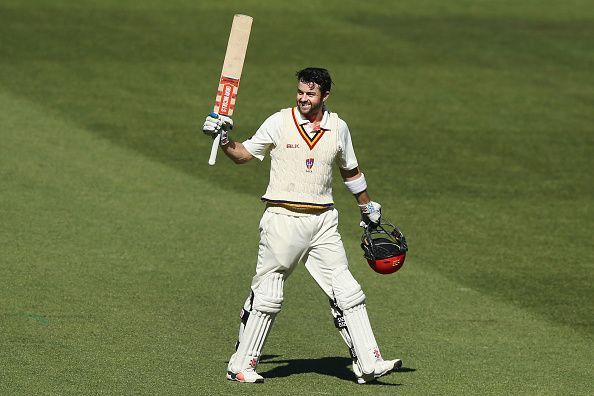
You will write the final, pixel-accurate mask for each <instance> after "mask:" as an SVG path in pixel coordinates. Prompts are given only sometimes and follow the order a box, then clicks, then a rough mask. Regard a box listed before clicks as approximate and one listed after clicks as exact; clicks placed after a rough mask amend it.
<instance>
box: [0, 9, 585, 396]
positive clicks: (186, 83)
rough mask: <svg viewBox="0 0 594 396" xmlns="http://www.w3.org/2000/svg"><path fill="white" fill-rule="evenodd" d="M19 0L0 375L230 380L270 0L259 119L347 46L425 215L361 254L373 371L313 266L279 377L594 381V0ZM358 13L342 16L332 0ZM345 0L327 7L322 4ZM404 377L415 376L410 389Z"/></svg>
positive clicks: (104, 388)
mask: <svg viewBox="0 0 594 396" xmlns="http://www.w3.org/2000/svg"><path fill="white" fill-rule="evenodd" d="M320 7H321V6H320V5H319V4H314V3H312V4H300V5H298V6H297V5H294V4H288V3H286V4H285V3H280V2H273V1H265V2H255V1H247V2H237V1H235V2H234V1H231V2H225V3H221V2H200V3H191V2H186V1H183V0H177V1H172V2H166V3H165V2H161V1H157V0H153V1H148V2H144V3H142V4H137V3H133V2H125V1H124V2H122V1H119V2H115V1H84V2H72V1H67V0H62V1H54V2H45V1H33V0H31V1H25V2H16V1H6V2H3V3H2V5H0V37H2V40H1V41H0V94H1V95H0V105H1V106H0V114H1V115H2V128H1V130H0V134H1V135H2V139H1V143H0V180H1V185H2V191H1V194H0V217H1V222H2V227H1V229H0V249H1V251H2V256H1V257H2V258H1V259H0V276H1V278H0V279H1V280H0V286H1V287H0V301H1V315H2V319H1V324H0V326H1V334H2V336H1V338H0V343H1V344H2V348H0V349H1V352H0V357H1V358H2V362H3V363H1V366H2V371H1V374H0V375H1V377H0V389H2V390H3V391H4V393H6V394H30V393H38V394H81V393H82V394H94V393H114V394H117V393H144V394H163V393H176V394H185V393H192V394H196V393H198V394H226V393H235V392H240V391H241V392H246V390H245V389H246V388H241V389H239V387H236V386H234V385H237V384H228V383H226V382H225V381H224V380H223V379H222V378H223V377H222V375H223V374H224V370H225V366H226V363H225V362H226V359H227V358H228V356H229V355H230V352H231V350H230V349H232V345H233V342H234V338H235V336H236V325H237V323H236V313H235V312H236V311H237V310H238V307H239V306H240V304H241V302H242V300H243V298H244V296H245V294H246V293H247V285H248V283H249V279H250V277H251V272H252V271H253V265H254V262H255V253H256V246H257V222H258V219H259V216H260V213H261V210H262V207H261V204H260V203H259V196H260V194H261V193H262V192H263V191H264V189H265V187H266V183H267V169H268V163H267V162H266V161H265V162H264V163H262V164H259V163H250V164H248V165H245V166H242V167H241V168H240V167H237V166H235V165H232V164H231V163H229V161H225V159H224V158H221V159H220V160H219V163H218V164H217V166H216V167H213V168H211V167H208V166H207V165H206V156H207V153H208V150H209V147H210V141H208V140H207V139H205V138H204V137H203V136H201V132H200V130H199V129H200V125H201V123H202V119H203V117H204V114H206V112H208V111H209V109H210V107H211V106H212V100H213V98H212V97H213V95H214V90H215V89H216V79H217V78H218V74H219V72H220V65H221V63H222V58H223V50H224V47H225V44H226V41H227V35H228V29H229V24H230V21H231V18H232V15H233V14H234V13H238V12H241V13H246V14H249V15H252V16H253V17H254V18H255V20H254V27H253V32H252V37H251V41H250V47H249V51H248V56H247V60H246V65H245V68H244V75H243V79H242V90H241V93H240V95H239V99H238V112H237V114H236V116H235V117H234V119H235V123H236V126H237V128H236V129H235V132H234V133H235V136H236V137H237V138H238V139H245V138H248V137H249V136H250V135H251V133H253V132H254V131H255V130H256V129H257V127H258V126H259V125H260V123H261V122H262V121H263V120H264V119H265V117H267V116H268V115H269V114H271V113H272V112H274V111H276V110H278V109H279V108H281V107H287V106H290V105H291V104H292V103H293V91H294V81H293V77H292V76H293V73H294V72H295V70H297V69H299V68H301V67H304V66H308V65H312V64H315V65H321V66H325V67H327V68H329V69H330V70H331V71H332V73H333V77H334V79H335V86H334V88H333V94H332V97H331V99H330V102H329V103H330V107H331V109H333V110H335V111H337V112H338V113H339V114H340V115H341V116H342V117H343V118H345V119H346V120H347V122H348V123H349V126H350V128H351V132H352V135H353V140H354V142H355V148H356V150H357V155H358V158H359V162H360V165H361V167H362V169H363V170H364V171H365V173H366V175H367V179H368V181H369V182H370V193H371V194H372V196H373V198H374V199H375V200H377V201H378V202H380V203H382V205H383V206H384V209H385V211H384V213H385V215H386V216H387V217H389V218H390V219H392V220H394V221H395V222H396V223H398V224H399V225H400V226H401V227H402V228H403V230H404V231H405V233H406V234H407V236H408V239H409V242H410V247H411V252H410V255H409V257H408V258H407V266H406V268H405V270H403V271H402V272H401V273H399V274H397V275H395V276H393V277H380V276H376V275H375V274H373V273H372V272H371V271H369V270H368V269H367V268H366V265H365V264H364V261H363V260H362V258H361V257H360V255H361V253H360V251H359V248H358V246H357V245H358V238H359V230H358V228H357V227H356V224H357V216H358V215H357V209H356V207H354V205H353V202H352V197H350V196H349V195H348V193H347V192H346V190H345V189H344V187H342V186H341V185H340V184H341V183H340V182H339V181H338V180H337V181H336V183H335V184H336V185H335V195H336V203H337V206H338V208H339V210H340V212H341V217H342V224H341V230H342V234H343V239H344V241H345V245H346V247H347V251H348V253H349V255H350V257H351V262H352V264H351V266H352V267H353V272H354V273H355V276H356V277H357V279H359V280H360V282H361V283H362V285H363V287H364V289H365V291H366V294H367V296H368V301H369V310H370V315H371V319H372V323H373V324H374V328H375V330H376V333H377V334H376V335H377V337H378V339H379V341H380V344H381V345H382V346H383V352H384V355H386V356H396V355H397V356H401V357H403V359H404V362H405V366H406V370H404V371H403V372H402V373H400V374H396V375H392V376H389V377H386V379H385V380H382V383H381V384H380V385H378V386H374V387H355V385H354V384H352V382H351V381H349V378H350V374H349V373H350V368H349V367H347V366H348V364H349V361H348V359H346V358H347V357H348V354H347V353H346V350H345V348H344V346H343V345H342V344H341V340H340V338H339V337H338V335H337V334H336V332H335V331H334V329H333V328H332V325H331V322H330V319H329V316H328V312H327V307H326V304H327V302H326V301H325V299H324V298H323V296H322V295H321V293H320V292H319V290H317V288H316V287H315V285H314V282H313V281H312V280H311V279H309V278H308V276H307V274H305V273H304V271H303V270H302V269H301V270H300V271H296V272H295V274H294V275H293V276H292V278H291V281H290V282H288V283H287V286H286V301H285V306H284V309H283V313H282V314H281V315H280V316H279V320H278V322H277V323H276V324H275V329H274V331H273V332H272V335H271V338H270V340H269V343H268V346H267V349H266V351H265V353H267V356H266V358H265V359H263V361H262V363H261V365H260V371H262V372H263V373H264V374H265V375H266V376H267V377H269V378H270V380H269V381H267V383H266V384H265V385H264V388H259V389H255V390H252V389H250V390H248V391H247V392H258V393H274V392H276V393H286V394H297V393H303V392H306V391H307V392H311V390H312V389H316V390H317V391H318V392H319V393H326V394H332V393H334V392H338V391H341V392H344V391H356V392H357V393H362V394H364V393H368V394H376V393H392V392H394V391H397V392H405V393H408V394H428V393H429V394H430V393H439V394H456V393H463V394H476V393H478V392H481V393H488V394H500V393H502V392H508V393H519V394H588V393H591V391H592V387H591V382H592V379H593V378H592V374H591V373H592V363H591V362H592V358H593V357H594V353H593V349H592V334H593V326H592V318H593V307H592V301H593V297H594V293H593V291H592V283H593V276H592V263H593V261H594V254H593V252H592V230H593V229H592V224H593V220H594V219H593V216H592V202H593V201H592V198H593V195H594V189H593V186H594V180H593V177H592V165H593V162H592V158H593V151H594V150H593V147H594V137H593V136H594V134H593V133H592V132H593V128H592V125H594V117H593V115H592V111H591V109H592V105H593V104H594V92H593V89H592V87H593V86H594V84H593V83H594V81H593V80H594V78H593V77H592V73H591V70H592V69H593V67H592V66H593V63H594V51H593V49H594V29H593V28H592V26H594V25H593V24H592V19H593V15H592V10H591V7H588V2H584V1H578V0H574V1H569V2H564V3H562V4H561V3H556V2H549V1H545V2H542V1H541V2H536V1H522V2H511V1H491V2H475V1H459V2H456V3H441V2H435V1H421V2H399V3H397V4H392V2H386V1H373V2H369V4H367V3H358V2H351V1H346V2H326V3H324V5H323V8H322V9H320ZM329 9H333V12H331V13H329V12H328V10H329ZM322 10H325V11H324V12H321V11H322ZM391 385H392V386H391Z"/></svg>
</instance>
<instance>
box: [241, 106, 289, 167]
mask: <svg viewBox="0 0 594 396" xmlns="http://www.w3.org/2000/svg"><path fill="white" fill-rule="evenodd" d="M281 127H282V117H281V113H280V112H278V113H275V114H273V115H271V116H270V117H268V118H267V119H266V121H264V123H263V124H262V125H261V126H260V128H258V130H257V131H256V133H255V134H254V136H252V137H251V138H249V139H247V140H246V141H244V142H242V144H243V146H244V147H245V149H246V150H247V151H248V152H249V153H250V154H251V155H253V156H254V157H256V158H258V159H259V160H260V161H262V160H263V159H264V155H265V154H266V153H267V152H268V150H269V149H270V147H271V146H273V145H276V142H278V138H279V136H280V130H281Z"/></svg>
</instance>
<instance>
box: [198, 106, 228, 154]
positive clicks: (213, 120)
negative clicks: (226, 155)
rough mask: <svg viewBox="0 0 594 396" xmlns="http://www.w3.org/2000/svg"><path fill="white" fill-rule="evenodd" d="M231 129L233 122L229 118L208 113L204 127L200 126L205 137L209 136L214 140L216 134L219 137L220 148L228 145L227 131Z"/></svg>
mask: <svg viewBox="0 0 594 396" xmlns="http://www.w3.org/2000/svg"><path fill="white" fill-rule="evenodd" d="M231 129H233V120H232V119H231V117H227V116H224V115H221V114H217V113H210V114H209V115H208V116H207V117H206V120H205V121H204V125H203V126H202V132H204V134H206V135H210V136H211V137H213V138H215V137H216V136H217V135H218V134H220V135H221V141H220V144H221V146H224V145H226V144H227V143H229V136H228V131H230V130H231Z"/></svg>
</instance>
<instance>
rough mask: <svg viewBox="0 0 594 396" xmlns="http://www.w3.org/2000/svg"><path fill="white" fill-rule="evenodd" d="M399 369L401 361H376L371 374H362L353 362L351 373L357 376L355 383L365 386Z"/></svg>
mask: <svg viewBox="0 0 594 396" xmlns="http://www.w3.org/2000/svg"><path fill="white" fill-rule="evenodd" d="M400 367H402V360H400V359H394V360H378V361H377V362H376V363H375V370H374V371H373V373H370V374H363V372H362V371H361V369H360V368H359V365H358V364H357V362H355V361H353V371H354V372H355V375H356V376H357V383H359V384H366V383H368V382H371V381H374V380H376V379H378V378H379V377H381V376H383V375H386V374H388V373H390V372H392V371H396V370H398V369H399V368H400Z"/></svg>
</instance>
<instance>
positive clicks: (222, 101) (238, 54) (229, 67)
mask: <svg viewBox="0 0 594 396" xmlns="http://www.w3.org/2000/svg"><path fill="white" fill-rule="evenodd" d="M252 20H253V18H252V17H251V16H247V15H241V14H236V15H235V16H234V17H233V24H232V25H231V33H229V42H228V43H227V51H226V52H225V60H224V61H223V70H222V71H221V78H220V80H219V89H218V90H217V96H216V98H215V104H214V110H213V112H214V113H217V114H221V115H226V116H231V115H232V114H233V110H234V109H235V101H236V100H237V91H238V90H239V80H240V79H241V71H242V70H243V62H244V60H245V53H246V52H247V46H248V41H249V39H250V31H251V30H252ZM220 140H221V135H220V134H219V135H218V136H217V137H216V138H215V139H214V141H213V142H212V148H211V150H210V158H209V159H208V164H209V165H214V164H215V162H216V161H217V152H218V149H219V141H220Z"/></svg>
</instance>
